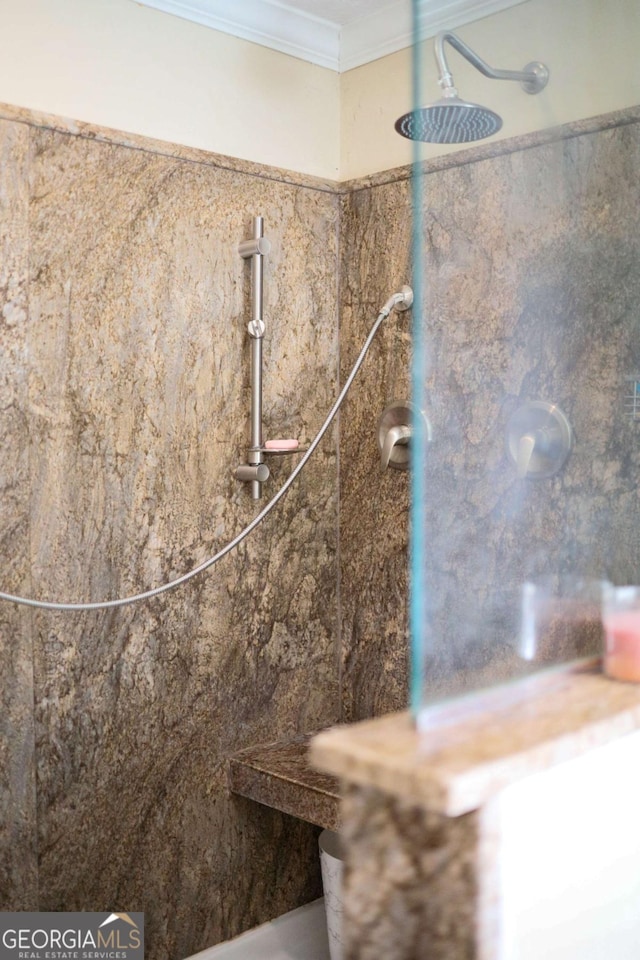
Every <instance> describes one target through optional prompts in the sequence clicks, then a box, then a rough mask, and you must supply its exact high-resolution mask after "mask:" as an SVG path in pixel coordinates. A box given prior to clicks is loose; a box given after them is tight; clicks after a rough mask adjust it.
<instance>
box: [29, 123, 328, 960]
mask: <svg viewBox="0 0 640 960" xmlns="http://www.w3.org/2000/svg"><path fill="white" fill-rule="evenodd" d="M31 163H32V170H31V200H30V237H31V253H30V258H31V259H30V270H31V276H32V284H31V290H30V301H31V302H30V309H31V321H32V324H31V334H30V342H29V353H30V369H29V393H30V403H31V423H30V431H31V448H30V457H31V474H32V496H31V505H30V509H31V518H32V538H31V568H32V576H33V591H34V593H35V594H37V595H39V596H42V597H47V598H55V597H64V598H71V599H83V600H87V599H102V598H109V597H114V596H118V595H123V594H129V593H132V592H137V591H139V590H141V589H144V588H146V587H153V586H156V585H158V584H160V583H162V582H164V581H166V580H168V579H170V578H172V577H175V576H178V575H180V574H182V573H184V572H185V571H187V570H188V569H190V568H191V567H193V566H194V565H196V564H198V563H199V562H201V561H202V560H204V559H205V558H207V557H208V556H211V555H212V554H214V553H215V552H216V550H217V549H219V548H220V547H221V546H223V545H224V544H225V543H226V542H227V541H228V540H229V539H231V538H232V537H233V536H234V535H235V534H236V533H237V532H238V531H239V530H240V529H241V527H243V526H244V525H245V524H246V523H247V522H248V521H249V520H251V519H252V518H253V516H254V515H255V513H256V512H257V510H258V509H259V506H260V505H261V504H260V505H256V504H254V503H253V502H252V501H251V499H250V496H249V492H248V489H247V488H246V487H244V486H242V485H240V484H238V483H237V482H236V481H235V480H234V478H233V470H234V468H235V467H236V466H237V465H238V464H239V463H240V462H241V460H242V459H244V457H245V455H246V447H247V443H248V418H249V341H248V336H247V334H246V324H247V322H248V319H249V311H248V305H249V276H250V269H249V265H248V263H246V262H245V261H243V260H241V258H240V257H239V256H238V254H237V245H238V243H239V242H240V241H241V240H243V239H245V238H246V237H248V236H250V233H251V218H252V216H253V215H255V214H262V215H264V217H265V229H266V234H267V235H268V237H269V238H270V240H271V241H272V252H271V254H270V256H269V258H268V259H267V262H266V266H265V320H266V325H267V334H266V337H265V348H264V349H265V402H264V408H265V409H264V413H265V423H266V424H267V428H266V431H267V436H282V435H285V436H291V435H293V436H297V437H299V438H300V439H301V440H302V441H304V440H309V439H311V438H312V436H313V435H314V433H315V431H316V429H317V428H318V426H319V425H320V423H321V422H322V419H323V417H324V411H325V410H327V409H328V408H329V406H330V404H331V400H332V398H333V396H334V394H335V389H336V378H337V310H336V302H335V284H336V280H335V278H336V273H337V249H338V248H337V240H338V234H337V218H338V207H337V199H336V197H335V196H334V195H333V194H332V193H330V192H323V191H319V190H311V189H306V188H304V187H302V186H295V185H291V184H284V183H278V182H276V181H273V180H267V179H262V178H260V177H256V176H248V175H244V174H242V173H237V172H233V171H229V170H223V169H219V168H217V167H215V166H212V165H207V164H203V163H193V162H185V161H182V160H179V159H172V158H168V157H164V156H158V155H154V154H153V153H150V152H145V151H144V150H132V149H127V148H125V147H121V146H118V145H113V144H106V143H98V142H94V141H91V140H89V139H84V138H81V137H73V136H66V135H64V134H61V133H58V132H53V131H50V130H34V131H33V133H32V145H31ZM290 466H291V461H288V462H284V461H282V462H278V463H277V464H276V465H275V466H274V471H273V473H274V480H273V481H272V482H270V483H269V485H268V486H267V488H266V490H267V491H269V490H271V491H274V490H275V489H276V488H277V486H279V485H280V483H281V482H282V480H283V479H284V477H285V476H286V474H287V472H288V470H289V469H290ZM336 563H337V451H336V437H335V432H332V433H331V434H330V435H329V437H328V439H327V440H326V441H325V442H324V443H323V445H322V446H321V448H320V450H319V451H318V453H317V455H316V456H315V460H314V462H312V463H310V465H309V467H308V468H307V470H306V471H305V473H304V475H303V476H302V477H301V478H300V481H299V482H298V483H297V485H296V486H295V487H294V488H293V489H292V490H291V492H290V493H289V494H288V495H287V497H286V498H285V500H284V501H283V502H282V503H281V504H280V505H279V506H278V507H277V509H276V511H275V512H274V513H273V514H272V515H271V516H270V517H269V518H268V519H266V520H265V521H264V522H263V524H262V525H261V526H260V528H259V530H257V531H256V532H255V533H254V534H253V535H252V537H251V538H250V539H248V540H246V541H244V542H243V543H242V544H241V545H240V547H238V548H237V550H236V551H234V552H233V553H232V554H231V555H230V556H229V557H227V558H225V559H224V560H223V561H222V562H221V563H220V565H219V566H217V567H216V568H215V569H214V570H212V571H210V572H208V573H206V574H204V575H202V576H200V577H199V578H198V579H197V580H195V581H193V582H192V583H190V584H188V585H185V586H184V587H183V588H181V589H180V590H179V591H178V592H175V593H172V594H170V595H169V594H165V595H163V596H161V597H159V598H156V599H155V600H153V601H151V602H149V603H146V604H144V605H141V606H135V607H126V608H124V609H122V610H118V611H100V612H91V613H74V614H70V615H69V614H59V613H39V614H38V615H37V616H36V619H35V622H36V635H35V673H36V722H37V750H38V820H39V833H40V836H39V844H40V889H41V895H40V906H41V909H46V910H58V909H83V908H84V909H111V908H115V905H116V904H119V905H120V908H121V909H131V910H144V911H145V913H146V917H147V940H148V944H149V956H150V957H151V958H160V957H165V956H176V957H180V956H187V955H189V954H190V953H193V952H195V951H196V950H198V949H201V948H203V947H204V946H206V945H207V944H210V943H212V942H215V941H217V940H220V939H226V938H228V937H230V936H232V935H235V934H236V933H238V932H240V931H241V930H243V929H246V928H247V927H250V926H252V925H255V924H256V923H259V922H261V921H263V920H265V919H267V918H269V917H272V916H275V915H277V914H279V913H282V912H284V911H286V910H287V909H290V908H291V907H293V906H296V905H298V904H299V903H301V902H304V901H305V900H308V899H312V898H313V896H315V895H317V893H318V889H319V887H318V883H319V872H318V862H317V861H318V858H317V849H316V842H315V841H316V831H315V830H314V828H312V827H309V826H308V825H304V824H302V823H296V822H293V823H292V822H291V821H289V819H288V818H286V817H284V816H282V815H280V814H278V813H275V812H270V811H267V810H266V809H265V808H261V807H258V806H257V805H252V804H250V803H248V802H243V801H238V800H232V799H230V798H229V796H228V795H227V790H226V779H225V762H226V759H227V757H228V756H229V755H230V754H231V753H233V752H235V751H236V750H238V749H241V748H242V747H245V746H247V745H252V744H255V743H260V742H265V741H269V740H276V739H279V738H281V737H283V736H285V735H287V734H291V733H297V732H306V731H309V730H313V729H317V728H318V727H321V726H324V725H327V724H329V723H331V722H333V721H335V720H336V719H337V718H338V710H339V704H338V672H337V668H336V662H337V660H336V658H337V650H336V633H337V630H336V619H337V607H336V589H337V568H336Z"/></svg>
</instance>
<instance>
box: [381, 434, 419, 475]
mask: <svg viewBox="0 0 640 960" xmlns="http://www.w3.org/2000/svg"><path fill="white" fill-rule="evenodd" d="M410 438H411V427H410V426H409V424H406V423H401V424H398V426H395V427H390V428H389V430H388V431H387V434H386V436H385V438H384V442H383V444H382V449H381V450H380V466H381V467H382V469H383V470H386V469H387V467H388V466H389V463H390V461H391V455H392V453H393V448H394V447H396V446H398V444H402V445H403V446H406V445H407V443H408V442H409V439H410Z"/></svg>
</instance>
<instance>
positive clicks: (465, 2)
mask: <svg viewBox="0 0 640 960" xmlns="http://www.w3.org/2000/svg"><path fill="white" fill-rule="evenodd" d="M133 2H135V3H141V4H143V5H144V6H147V7H153V8H154V9H156V10H162V11H164V12H165V13H171V14H175V15H176V16H178V17H182V18H183V19H186V20H192V21H194V22H195V23H200V24H204V25H205V26H207V27H212V28H213V29H214V30H220V31H222V32H223V33H229V34H231V35H232V36H235V37H241V38H242V39H244V40H251V41H252V42H253V43H259V44H261V45H262V46H265V47H271V48H272V49H273V50H280V51H281V52H282V53H287V54H289V55H290V56H292V57H299V58H300V59H302V60H308V61H309V62H310V63H316V64H318V65H319V66H321V67H328V68H329V69H331V70H337V71H339V72H343V71H345V70H351V69H353V68H354V67H359V66H362V64H364V63H369V62H370V61H371V60H377V59H378V58H379V57H384V56H386V55H387V54H389V53H395V52H396V50H402V49H403V48H404V47H409V46H411V43H412V42H413V33H412V24H411V0H133ZM523 2H525V0H420V4H419V11H420V14H419V19H420V24H419V26H420V37H421V38H424V37H432V36H435V34H436V33H438V31H440V30H453V29H455V28H456V27H459V26H461V25H462V24H464V23H470V22H471V21H472V20H479V19H480V18H481V17H486V16H488V15H489V14H491V13H497V12H498V11H499V10H505V9H506V8H507V7H513V6H516V5H517V4H519V3H523Z"/></svg>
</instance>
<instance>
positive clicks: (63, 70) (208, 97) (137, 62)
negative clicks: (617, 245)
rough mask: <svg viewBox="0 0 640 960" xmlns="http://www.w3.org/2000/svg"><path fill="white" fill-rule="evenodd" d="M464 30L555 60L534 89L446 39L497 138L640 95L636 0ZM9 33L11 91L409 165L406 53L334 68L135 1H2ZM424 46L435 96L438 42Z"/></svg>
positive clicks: (61, 109)
mask: <svg viewBox="0 0 640 960" xmlns="http://www.w3.org/2000/svg"><path fill="white" fill-rule="evenodd" d="M407 2H409V0H407ZM457 32H458V33H459V34H460V36H461V37H462V38H463V39H465V40H466V41H467V42H468V43H470V44H471V46H473V47H474V48H477V50H478V52H479V53H480V55H481V56H483V57H484V58H485V59H486V60H487V61H488V62H489V63H491V64H492V65H494V66H498V67H505V68H514V69H519V68H520V67H522V66H524V64H525V63H526V62H528V61H529V60H530V59H541V60H543V61H545V62H546V63H547V64H548V65H549V67H550V69H551V81H550V84H549V87H548V88H547V90H546V91H544V92H543V93H542V94H541V95H539V96H537V97H530V96H527V95H526V94H524V93H523V92H522V91H521V90H520V88H519V86H518V85H517V84H511V83H497V82H496V81H491V80H487V79H485V78H484V77H482V76H481V75H480V74H479V73H477V72H476V71H475V70H473V68H472V67H470V66H469V65H468V64H467V63H466V61H464V60H463V59H462V58H461V57H460V56H459V55H458V54H457V53H456V52H455V51H453V50H452V51H451V52H450V66H451V69H452V72H453V74H454V77H455V78H456V82H457V83H458V85H459V88H460V92H461V95H462V96H463V97H466V98H468V99H471V100H474V99H477V100H478V101H480V102H482V103H485V104H486V105H487V106H490V107H492V108H493V109H494V110H496V111H497V112H498V113H500V114H501V115H502V116H503V118H504V127H503V130H502V131H501V133H500V134H499V136H502V137H509V136H514V135H516V134H521V133H525V132H528V131H530V130H536V129H540V128H544V127H547V126H552V125H555V124H558V123H565V122H567V121H569V120H576V119H580V118H583V117H588V116H594V115H596V114H599V113H604V112H607V111H610V110H616V109H619V108H622V107H627V106H631V105H633V104H636V103H638V102H640V65H639V61H638V58H637V55H636V51H637V49H638V45H639V42H640V4H639V3H638V2H637V0H562V2H558V0H528V2H525V3H521V4H519V5H518V6H516V7H513V8H512V9H510V10H506V11H504V12H502V13H498V14H495V15H494V16H491V17H486V18H485V19H483V20H479V21H477V22H476V23H474V24H469V25H467V26H465V27H461V28H460V29H459V30H457ZM0 33H1V35H2V37H3V55H2V57H1V58H0V101H3V102H6V103H12V104H16V105H18V106H25V107H30V108H32V109H36V110H42V111H45V112H49V113H55V114H59V115H63V116H68V117H72V118H74V119H78V120H86V121H89V122H92V123H97V124H101V125H104V126H108V127H114V128H116V129H120V130H125V131H128V132H135V133H141V134H144V135H147V136H151V137H157V138H159V139H162V140H169V141H173V142H177V143H181V144H187V145H189V146H196V147H202V148H204V149H207V150H212V151H214V152H217V153H223V154H230V155H231V156H235V157H241V158H243V159H249V160H256V161H258V162H260V163H267V164H272V165H274V166H279V167H284V168H288V169H292V170H297V171H300V172H303V173H309V174H313V175H316V176H320V177H326V178H329V179H340V180H349V179H352V178H354V177H359V176H363V175H366V174H369V173H374V172H377V171H379V170H387V169H389V168H392V167H397V166H400V165H402V164H406V163H409V162H411V144H410V143H409V142H408V141H405V140H403V139H402V138H401V137H399V136H398V135H397V134H396V133H395V132H394V130H393V123H394V120H395V119H396V118H397V117H398V116H399V115H400V114H402V113H404V112H405V111H406V110H408V109H409V107H410V105H411V52H410V50H403V51H400V52H399V53H395V54H392V55H391V56H388V57H384V58H382V59H380V60H376V61H374V62H372V63H370V64H366V65H365V66H363V67H358V68H357V69H355V70H350V71H348V72H347V73H345V74H343V75H342V76H339V75H338V74H336V73H334V72H333V71H331V70H327V69H324V68H322V67H317V66H314V65H312V64H309V63H306V62H304V61H302V60H298V59H296V58H294V57H289V56H286V55H285V54H282V53H277V52H275V51H272V50H268V49H266V48H265V47H261V46H258V45H257V44H253V43H248V42H247V41H244V40H238V39H236V38H234V37H229V36H227V35H226V34H221V33H218V32H217V31H215V30H211V29H209V28H207V27H203V26H200V25H197V24H193V23H189V22H187V21H184V20H181V19H179V18H178V17H174V16H170V15H168V14H165V13H160V12H158V11H156V10H151V9H149V8H147V7H141V6H139V5H137V4H136V3H133V2H132V0H3V2H2V3H0ZM423 54H424V59H423V63H424V85H423V86H424V93H423V96H422V99H423V100H424V101H425V102H429V101H431V100H433V99H437V97H438V95H439V90H438V86H437V82H436V80H437V77H436V68H435V65H434V62H433V41H431V40H429V41H426V43H425V44H424V45H423ZM451 149H456V148H451V147H449V148H437V147H425V148H421V150H422V154H423V155H424V156H434V155H435V154H436V153H438V152H444V151H450V150H451Z"/></svg>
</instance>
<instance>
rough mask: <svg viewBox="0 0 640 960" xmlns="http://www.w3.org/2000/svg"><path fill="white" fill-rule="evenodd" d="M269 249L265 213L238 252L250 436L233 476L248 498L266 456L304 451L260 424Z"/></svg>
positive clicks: (265, 474) (258, 486) (257, 486)
mask: <svg viewBox="0 0 640 960" xmlns="http://www.w3.org/2000/svg"><path fill="white" fill-rule="evenodd" d="M270 250H271V244H270V243H269V241H268V240H267V238H266V237H265V235H264V217H254V218H253V236H252V237H251V238H250V239H249V240H243V241H242V242H241V243H240V244H238V253H239V254H240V256H241V257H242V259H243V260H251V320H250V321H249V323H248V324H247V332H248V334H249V337H250V338H251V439H250V442H249V450H248V453H247V462H246V463H243V464H241V465H240V466H239V467H237V468H236V470H235V474H234V476H235V478H236V480H240V481H242V482H243V483H249V484H251V499H252V500H259V499H260V496H261V494H262V484H263V483H266V482H267V480H268V479H269V476H270V471H269V467H268V466H267V464H266V463H265V462H264V459H265V456H269V455H283V454H287V453H303V452H304V451H303V449H302V448H301V447H300V446H299V445H298V441H297V440H274V441H267V442H265V439H264V434H263V427H262V340H263V337H264V333H265V325H264V320H263V317H262V307H263V296H262V291H263V266H264V264H263V261H264V257H265V256H266V255H267V254H268V253H269V251H270Z"/></svg>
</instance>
